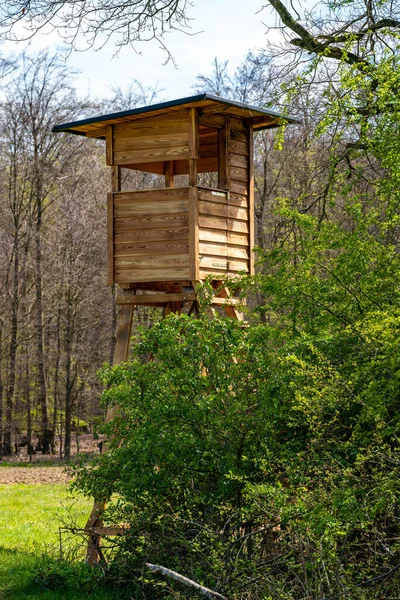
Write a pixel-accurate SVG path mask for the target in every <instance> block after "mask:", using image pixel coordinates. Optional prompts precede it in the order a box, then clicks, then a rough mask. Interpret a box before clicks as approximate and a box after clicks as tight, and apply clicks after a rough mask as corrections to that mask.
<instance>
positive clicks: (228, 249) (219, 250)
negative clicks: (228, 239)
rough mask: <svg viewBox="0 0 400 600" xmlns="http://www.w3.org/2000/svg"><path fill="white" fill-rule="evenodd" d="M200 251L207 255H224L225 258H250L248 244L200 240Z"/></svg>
mask: <svg viewBox="0 0 400 600" xmlns="http://www.w3.org/2000/svg"><path fill="white" fill-rule="evenodd" d="M199 253H200V254H201V255H207V256H224V257H225V258H243V259H244V260H247V259H248V258H249V253H248V248H247V247H246V246H239V247H238V246H228V245H224V244H216V243H211V242H202V241H200V242H199Z"/></svg>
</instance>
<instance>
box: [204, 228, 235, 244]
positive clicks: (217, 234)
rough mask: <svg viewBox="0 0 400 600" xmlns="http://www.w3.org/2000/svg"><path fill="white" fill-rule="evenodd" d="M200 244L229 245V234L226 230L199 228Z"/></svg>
mask: <svg viewBox="0 0 400 600" xmlns="http://www.w3.org/2000/svg"><path fill="white" fill-rule="evenodd" d="M200 242H215V243H220V244H227V243H228V233H227V231H226V229H204V227H199V243H200Z"/></svg>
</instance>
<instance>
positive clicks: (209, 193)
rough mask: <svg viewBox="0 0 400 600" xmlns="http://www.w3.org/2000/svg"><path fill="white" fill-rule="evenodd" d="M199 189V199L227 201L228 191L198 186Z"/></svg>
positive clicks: (224, 202)
mask: <svg viewBox="0 0 400 600" xmlns="http://www.w3.org/2000/svg"><path fill="white" fill-rule="evenodd" d="M197 189H198V190H199V200H211V201H213V202H221V203H223V204H226V202H227V195H228V193H227V192H223V191H220V190H212V189H210V188H204V187H200V186H198V188H197Z"/></svg>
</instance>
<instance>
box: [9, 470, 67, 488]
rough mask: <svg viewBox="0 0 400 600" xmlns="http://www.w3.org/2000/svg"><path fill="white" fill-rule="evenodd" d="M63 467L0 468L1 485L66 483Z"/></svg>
mask: <svg viewBox="0 0 400 600" xmlns="http://www.w3.org/2000/svg"><path fill="white" fill-rule="evenodd" d="M67 481H68V477H67V475H66V473H64V468H63V467H0V484H4V483H6V484H12V483H30V484H32V483H33V484H38V483H66V482H67Z"/></svg>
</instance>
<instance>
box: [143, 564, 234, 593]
mask: <svg viewBox="0 0 400 600" xmlns="http://www.w3.org/2000/svg"><path fill="white" fill-rule="evenodd" d="M146 567H148V568H149V569H150V571H153V573H160V575H164V576H165V577H169V578H170V579H173V580H174V581H177V582H178V583H181V584H182V585H186V587H190V588H192V589H194V590H196V591H197V592H199V593H200V594H202V595H203V596H205V597H206V598H211V599H212V600H215V598H218V599H219V600H227V598H226V597H225V596H222V595H221V594H218V592H214V591H213V590H210V589H209V588H206V587H204V586H203V585H200V584H198V583H196V582H195V581H192V580H191V579H188V578H187V577H184V576H183V575H180V574H179V573H177V572H176V571H171V569H167V568H166V567H162V566H161V565H152V564H151V563H146Z"/></svg>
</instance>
